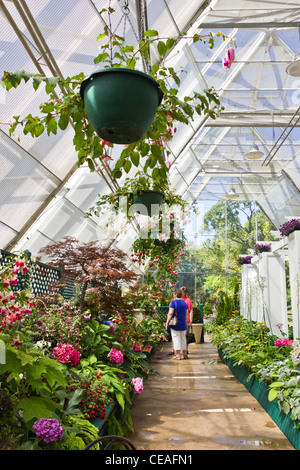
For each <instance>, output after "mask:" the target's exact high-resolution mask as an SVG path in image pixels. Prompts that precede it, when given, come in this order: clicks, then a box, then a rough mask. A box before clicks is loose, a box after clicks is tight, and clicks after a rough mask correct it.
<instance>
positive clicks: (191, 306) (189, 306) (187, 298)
mask: <svg viewBox="0 0 300 470" xmlns="http://www.w3.org/2000/svg"><path fill="white" fill-rule="evenodd" d="M182 300H184V301H185V303H186V304H187V307H188V311H189V312H188V317H187V323H189V321H190V311H191V310H193V305H192V301H191V299H190V298H189V297H187V296H185V297H182Z"/></svg>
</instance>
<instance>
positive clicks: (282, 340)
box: [274, 338, 294, 346]
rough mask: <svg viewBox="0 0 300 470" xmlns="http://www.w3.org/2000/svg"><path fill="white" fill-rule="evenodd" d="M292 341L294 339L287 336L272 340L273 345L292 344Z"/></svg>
mask: <svg viewBox="0 0 300 470" xmlns="http://www.w3.org/2000/svg"><path fill="white" fill-rule="evenodd" d="M293 342H294V341H293V340H292V339H288V338H283V339H277V340H276V341H275V342H274V346H292V344H293Z"/></svg>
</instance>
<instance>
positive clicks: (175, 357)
mask: <svg viewBox="0 0 300 470" xmlns="http://www.w3.org/2000/svg"><path fill="white" fill-rule="evenodd" d="M174 359H177V360H178V361H181V359H183V357H181V356H179V355H178V354H175V355H174Z"/></svg>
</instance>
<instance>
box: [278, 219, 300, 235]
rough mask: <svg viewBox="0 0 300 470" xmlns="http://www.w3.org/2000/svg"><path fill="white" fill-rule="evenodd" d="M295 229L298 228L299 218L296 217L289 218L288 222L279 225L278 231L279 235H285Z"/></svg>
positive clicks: (299, 226) (299, 228) (299, 225)
mask: <svg viewBox="0 0 300 470" xmlns="http://www.w3.org/2000/svg"><path fill="white" fill-rule="evenodd" d="M295 230H300V220H298V219H291V220H289V221H288V222H285V223H284V224H282V225H280V227H279V232H280V235H281V237H287V236H288V235H289V234H290V233H292V232H294V231H295Z"/></svg>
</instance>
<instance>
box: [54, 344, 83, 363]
mask: <svg viewBox="0 0 300 470" xmlns="http://www.w3.org/2000/svg"><path fill="white" fill-rule="evenodd" d="M52 356H53V357H54V359H56V360H57V361H58V362H61V363H62V364H65V363H66V362H70V363H71V366H76V365H77V364H79V362H80V357H81V354H80V352H78V351H77V349H75V348H74V347H73V346H72V344H70V343H66V344H58V345H57V346H56V347H55V348H54V349H53V351H52Z"/></svg>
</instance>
